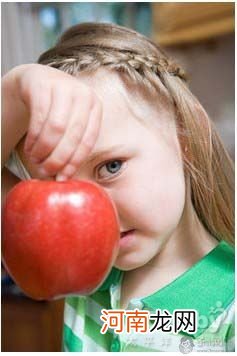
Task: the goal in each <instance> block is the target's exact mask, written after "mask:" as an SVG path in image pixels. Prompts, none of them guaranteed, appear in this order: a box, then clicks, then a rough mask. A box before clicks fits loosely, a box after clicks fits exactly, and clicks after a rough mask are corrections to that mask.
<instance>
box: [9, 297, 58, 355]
mask: <svg viewBox="0 0 237 356" xmlns="http://www.w3.org/2000/svg"><path fill="white" fill-rule="evenodd" d="M63 308H64V300H63V299H62V300H58V301H52V302H37V301H34V300H31V299H29V298H26V297H19V296H11V295H9V296H3V297H2V351H3V352H10V351H11V352H25V351H31V352H47V351H51V352H53V351H55V352H57V351H61V345H62V326H63Z"/></svg>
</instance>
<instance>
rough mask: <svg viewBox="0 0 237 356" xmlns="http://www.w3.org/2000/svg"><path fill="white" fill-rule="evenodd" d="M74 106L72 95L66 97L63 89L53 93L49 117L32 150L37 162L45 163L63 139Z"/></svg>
mask: <svg viewBox="0 0 237 356" xmlns="http://www.w3.org/2000/svg"><path fill="white" fill-rule="evenodd" d="M72 104H73V98H72V95H71V96H70V95H68V94H67V95H65V92H64V91H63V90H62V89H57V90H54V91H53V93H52V100H51V107H50V111H49V113H48V117H47V119H46V120H45V123H44V125H43V128H42V130H41V132H40V134H39V135H38V137H37V139H36V141H35V143H34V145H33V147H32V149H31V156H32V157H34V161H35V162H38V163H39V162H42V161H44V160H45V159H46V157H48V156H49V155H50V154H51V152H52V151H53V150H54V148H55V147H56V146H57V144H58V143H59V141H60V139H61V138H62V137H63V135H64V133H65V131H66V127H67V125H68V121H69V120H70V116H71V112H72Z"/></svg>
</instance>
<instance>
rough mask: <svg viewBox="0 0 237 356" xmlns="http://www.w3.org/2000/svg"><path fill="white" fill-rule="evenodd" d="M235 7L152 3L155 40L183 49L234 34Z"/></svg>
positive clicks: (217, 4) (194, 3) (192, 3)
mask: <svg viewBox="0 0 237 356" xmlns="http://www.w3.org/2000/svg"><path fill="white" fill-rule="evenodd" d="M234 11H235V4H234V3H230V2H226V3H225V2H222V3H202V2H190V3H179V2H178V3H175V2H167V3H166V2H161V3H160V2H154V3H152V17H153V39H154V40H155V41H157V42H158V43H159V44H160V45H162V46H172V45H181V44H185V43H192V42H198V41H203V40H207V39H210V38H214V37H217V36H220V35H224V34H227V33H233V32H234V28H235V17H234Z"/></svg>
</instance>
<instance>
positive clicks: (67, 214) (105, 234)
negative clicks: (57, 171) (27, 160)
mask: <svg viewBox="0 0 237 356" xmlns="http://www.w3.org/2000/svg"><path fill="white" fill-rule="evenodd" d="M119 239H120V233H119V224H118V216H117V213H116V210H115V207H114V205H113V203H112V201H111V200H110V198H109V196H108V195H107V193H106V192H105V190H103V189H102V188H101V187H100V186H99V185H97V184H95V183H91V182H87V181H76V180H75V181H73V180H68V181H65V182H55V181H40V180H36V179H33V180H28V181H23V182H21V183H19V184H17V185H16V186H15V187H14V188H13V189H12V190H11V191H10V192H9V193H8V195H7V198H6V201H5V205H4V210H3V240H2V252H3V264H4V266H5V267H6V269H7V271H8V273H9V274H10V275H11V276H12V278H13V279H14V281H15V282H16V283H17V284H18V285H19V286H20V288H21V289H22V290H23V291H24V292H25V293H26V294H27V295H29V296H30V297H31V298H34V299H38V300H48V299H53V298H59V297H62V296H66V295H70V294H80V295H86V294H90V293H92V292H93V291H94V290H96V289H97V288H98V287H99V286H100V285H101V284H102V283H103V281H104V280H105V278H106V277H107V275H108V274H109V272H110V270H111V268H112V265H113V262H114V260H115V258H116V256H117V253H118V244H119Z"/></svg>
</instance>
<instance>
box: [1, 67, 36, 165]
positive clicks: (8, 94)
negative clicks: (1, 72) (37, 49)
mask: <svg viewBox="0 0 237 356" xmlns="http://www.w3.org/2000/svg"><path fill="white" fill-rule="evenodd" d="M23 68H24V66H19V67H16V68H14V69H12V70H11V71H10V72H8V73H7V74H6V75H5V76H4V77H3V78H2V113H1V121H2V167H4V165H5V163H6V161H7V159H8V158H9V155H10V153H11V151H12V149H13V148H14V147H15V146H16V145H17V143H18V142H19V140H20V139H21V137H23V135H24V134H25V132H26V131H27V126H28V121H29V113H28V111H27V108H26V106H25V104H24V102H23V100H22V98H21V97H20V95H19V87H18V82H17V81H18V76H19V73H20V72H21V71H22V70H23Z"/></svg>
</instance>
